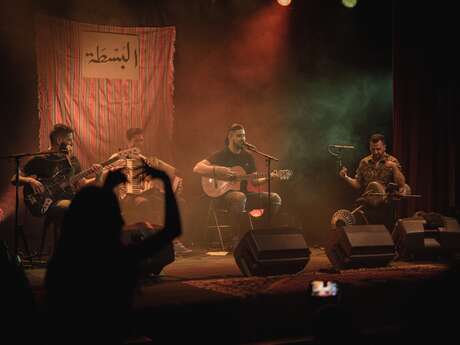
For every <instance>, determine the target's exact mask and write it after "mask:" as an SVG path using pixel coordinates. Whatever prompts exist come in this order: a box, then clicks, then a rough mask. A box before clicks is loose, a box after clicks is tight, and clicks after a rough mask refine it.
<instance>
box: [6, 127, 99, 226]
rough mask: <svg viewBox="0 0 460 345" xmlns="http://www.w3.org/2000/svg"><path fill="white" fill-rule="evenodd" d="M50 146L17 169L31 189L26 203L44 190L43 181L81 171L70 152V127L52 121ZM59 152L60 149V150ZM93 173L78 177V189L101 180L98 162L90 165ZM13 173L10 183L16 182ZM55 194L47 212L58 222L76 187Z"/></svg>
mask: <svg viewBox="0 0 460 345" xmlns="http://www.w3.org/2000/svg"><path fill="white" fill-rule="evenodd" d="M49 137H50V142H51V146H50V148H49V151H50V152H52V153H49V154H45V155H42V156H35V157H33V158H31V159H30V160H29V161H28V162H27V163H26V164H25V166H24V167H23V168H22V169H21V170H20V172H19V184H20V185H21V186H25V185H28V186H29V187H30V189H31V191H32V192H33V193H31V194H30V195H28V196H27V197H26V198H29V200H26V201H28V204H32V205H33V203H34V201H35V200H36V195H39V194H41V193H43V192H44V191H45V186H44V183H45V181H52V180H53V179H57V178H58V177H59V178H64V179H68V178H70V177H72V176H74V175H76V174H78V173H79V172H80V171H81V166H80V162H79V160H78V158H77V157H76V156H75V155H73V143H74V141H73V129H72V128H70V127H69V126H66V125H64V124H55V125H54V127H53V130H52V131H51V132H50V135H49ZM61 152H62V153H61ZM93 169H94V173H95V174H96V177H93V178H90V179H88V178H82V179H81V180H79V181H77V185H76V186H75V187H76V188H77V189H78V188H81V187H82V186H84V185H87V184H90V183H96V182H98V180H100V177H101V173H102V167H101V166H100V165H99V164H94V165H93ZM15 180H16V175H15V176H13V177H12V178H11V183H12V184H15ZM57 194H58V195H54V199H53V202H52V204H51V205H49V208H48V210H47V212H48V213H49V214H50V215H52V216H53V217H54V219H55V222H56V223H57V224H58V225H59V224H60V222H61V221H62V217H63V215H64V213H65V211H66V210H67V208H68V207H69V205H70V201H71V199H72V198H73V196H74V195H75V189H66V190H62V191H60V192H58V193H57Z"/></svg>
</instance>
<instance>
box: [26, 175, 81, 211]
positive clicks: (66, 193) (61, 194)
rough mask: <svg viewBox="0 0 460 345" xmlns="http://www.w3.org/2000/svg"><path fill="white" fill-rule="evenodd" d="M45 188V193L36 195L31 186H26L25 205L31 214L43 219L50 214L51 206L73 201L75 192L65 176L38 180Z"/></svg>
mask: <svg viewBox="0 0 460 345" xmlns="http://www.w3.org/2000/svg"><path fill="white" fill-rule="evenodd" d="M38 180H39V181H40V182H41V183H42V184H43V187H44V188H45V190H44V192H43V193H34V191H33V189H32V188H31V187H30V186H29V185H25V186H24V203H25V204H26V206H27V208H28V209H29V211H30V213H31V214H32V215H33V216H35V217H41V216H44V215H45V214H46V212H48V209H49V208H50V206H51V205H52V204H53V203H54V202H55V201H57V200H62V199H72V198H73V197H74V195H75V190H74V189H73V188H72V187H71V185H70V183H69V179H68V178H66V177H65V176H56V177H54V178H52V179H38Z"/></svg>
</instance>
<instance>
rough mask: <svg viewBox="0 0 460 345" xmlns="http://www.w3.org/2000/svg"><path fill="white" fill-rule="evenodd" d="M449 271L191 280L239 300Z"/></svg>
mask: <svg viewBox="0 0 460 345" xmlns="http://www.w3.org/2000/svg"><path fill="white" fill-rule="evenodd" d="M447 269H448V266H447V265H444V264H397V265H394V266H389V267H382V268H362V269H349V270H342V271H335V272H334V271H327V270H325V271H320V272H304V271H302V272H299V273H297V274H295V275H282V276H271V277H246V278H232V279H228V278H227V279H211V280H190V281H186V282H184V284H188V285H190V286H194V287H197V288H201V289H206V290H211V291H214V292H219V293H223V294H227V295H231V296H235V297H240V298H247V297H252V296H256V295H260V294H290V293H301V292H304V291H305V289H306V287H307V286H308V285H309V283H310V282H311V281H312V280H332V281H336V282H338V283H346V284H352V285H356V286H360V285H369V284H375V283H378V282H382V281H388V280H399V281H417V280H424V279H429V278H432V277H435V276H436V275H439V274H441V273H443V272H445V271H446V270H447Z"/></svg>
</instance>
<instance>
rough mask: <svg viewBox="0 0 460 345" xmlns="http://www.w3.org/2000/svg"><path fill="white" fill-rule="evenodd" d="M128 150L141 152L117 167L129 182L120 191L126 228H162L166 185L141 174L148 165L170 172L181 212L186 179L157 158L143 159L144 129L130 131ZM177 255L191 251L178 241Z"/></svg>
mask: <svg viewBox="0 0 460 345" xmlns="http://www.w3.org/2000/svg"><path fill="white" fill-rule="evenodd" d="M126 139H127V144H128V148H137V149H138V150H139V153H138V154H135V155H133V156H132V157H128V158H126V159H122V160H120V161H118V162H117V163H116V167H118V168H123V170H124V172H125V174H126V177H127V182H126V183H125V184H122V185H120V187H119V188H118V190H117V194H118V197H119V199H120V207H121V210H122V214H123V218H124V220H125V222H126V224H134V223H137V222H143V221H147V222H149V223H151V224H153V225H156V226H161V225H162V224H163V222H164V219H163V217H164V211H163V210H164V190H163V184H162V183H159V181H158V180H154V179H151V178H149V177H148V176H147V177H144V176H141V175H139V174H138V172H139V170H140V168H142V167H143V166H144V162H147V163H148V164H149V165H151V166H152V167H153V168H155V169H159V170H162V171H164V172H166V174H167V175H168V176H169V178H170V180H171V183H172V185H173V190H174V193H175V195H176V198H177V200H178V202H179V205H180V206H181V208H182V209H183V208H184V200H183V198H181V193H182V190H183V185H182V179H181V178H180V177H178V176H177V175H176V168H174V167H173V166H171V165H169V164H168V163H166V162H164V161H162V160H160V159H158V158H156V157H152V158H148V157H145V156H144V155H142V149H143V148H144V132H143V130H142V129H141V128H130V129H128V130H127V131H126ZM174 250H175V252H176V254H188V253H190V252H191V249H189V248H187V247H185V246H184V245H183V244H182V242H180V241H179V240H178V239H176V240H174Z"/></svg>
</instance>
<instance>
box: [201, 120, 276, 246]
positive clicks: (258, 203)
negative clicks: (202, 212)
mask: <svg viewBox="0 0 460 345" xmlns="http://www.w3.org/2000/svg"><path fill="white" fill-rule="evenodd" d="M245 142H246V132H245V130H244V127H243V125H241V124H238V123H235V124H233V125H232V126H230V128H229V129H228V131H227V137H226V138H225V147H224V148H223V149H222V150H220V151H218V152H216V153H214V154H212V155H211V156H209V157H208V158H206V159H204V160H202V161H200V162H198V163H197V164H196V165H195V167H194V168H193V172H195V173H197V174H199V175H202V176H206V177H212V178H215V179H218V180H226V181H231V180H232V179H234V178H235V177H236V172H235V169H231V168H232V167H236V166H238V167H241V168H242V169H243V170H244V172H245V173H246V174H251V173H254V172H255V171H256V164H255V161H254V157H253V156H252V155H251V154H250V153H249V152H248V151H246V150H245V149H244V143H245ZM267 182H268V178H267V177H260V178H258V177H257V176H256V175H254V177H253V178H252V179H250V183H252V185H254V186H259V185H263V184H265V183H267ZM247 187H248V186H247V182H246V181H242V182H241V185H240V190H230V191H228V192H227V193H225V194H224V195H223V196H221V197H219V202H220V203H222V205H223V206H224V207H225V208H226V209H228V210H229V212H230V213H231V217H230V219H232V223H233V224H232V226H234V227H235V229H236V231H235V235H236V236H238V237H239V238H241V237H242V236H243V235H244V231H245V230H247V229H241V227H240V223H241V222H240V216H241V213H242V212H244V211H246V210H247V211H251V210H252V209H256V208H257V209H262V208H265V206H266V205H267V203H268V198H269V196H268V193H267V192H263V193H250V192H248V188H247ZM270 205H271V206H270V207H271V214H272V215H275V214H276V213H277V212H278V211H279V209H280V207H281V198H280V196H279V195H278V194H276V193H270Z"/></svg>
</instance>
